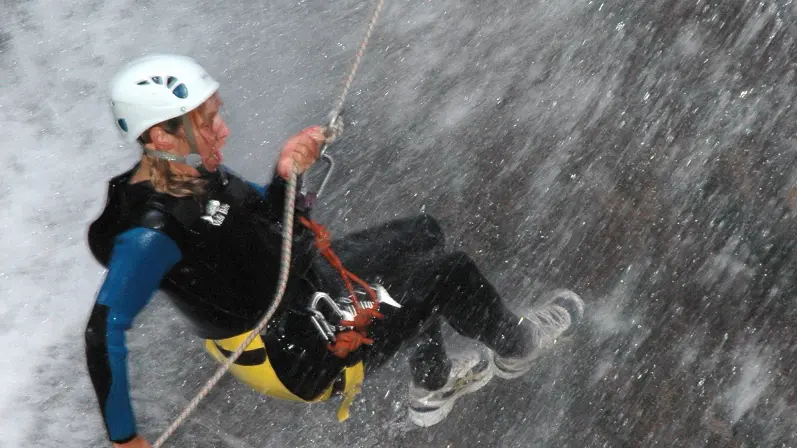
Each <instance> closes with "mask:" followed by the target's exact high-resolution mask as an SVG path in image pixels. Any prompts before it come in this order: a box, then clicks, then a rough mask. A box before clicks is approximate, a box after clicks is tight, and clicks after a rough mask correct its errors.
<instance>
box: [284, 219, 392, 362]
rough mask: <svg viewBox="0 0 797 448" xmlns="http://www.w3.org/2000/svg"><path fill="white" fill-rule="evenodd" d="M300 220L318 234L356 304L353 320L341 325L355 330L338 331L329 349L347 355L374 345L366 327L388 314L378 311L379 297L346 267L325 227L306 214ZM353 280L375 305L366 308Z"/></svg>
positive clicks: (318, 243)
mask: <svg viewBox="0 0 797 448" xmlns="http://www.w3.org/2000/svg"><path fill="white" fill-rule="evenodd" d="M299 222H301V223H302V225H304V226H305V227H307V228H308V229H310V230H311V231H312V232H313V234H315V244H316V247H318V250H319V252H320V253H321V255H323V256H324V258H325V259H326V260H327V261H328V262H329V264H330V265H331V266H332V267H333V268H335V269H336V270H337V271H338V273H340V277H341V278H342V279H343V283H345V284H346V289H348V291H349V295H350V297H351V301H352V303H353V304H354V311H355V312H354V320H342V321H340V323H341V324H342V325H346V326H351V327H354V330H347V331H343V332H341V333H339V334H338V335H336V338H335V343H334V344H329V350H331V351H332V352H333V353H334V354H335V356H337V357H339V358H345V357H346V356H348V355H349V353H351V352H353V351H355V350H357V349H358V348H359V347H360V346H361V345H362V344H366V345H371V344H373V342H374V341H373V339H370V338H368V336H367V334H366V329H367V327H368V325H369V324H370V323H371V320H373V319H383V318H384V317H385V316H384V315H383V314H382V313H380V312H379V311H378V308H379V300H378V299H377V296H376V291H374V289H373V288H371V286H370V285H369V284H368V283H366V282H365V281H363V280H362V279H361V278H360V277H357V276H356V275H354V273H352V272H351V271H349V270H348V269H346V267H345V266H343V262H342V261H340V258H338V256H337V255H336V254H335V252H334V251H333V250H332V247H331V245H332V238H331V237H330V235H329V231H328V230H327V229H326V227H324V226H322V225H321V224H319V223H317V222H315V221H313V220H311V219H308V218H306V217H304V216H300V217H299ZM352 281H353V282H356V283H357V284H359V285H360V286H362V288H363V289H365V291H366V293H367V294H368V296H369V297H370V298H371V300H372V301H373V303H374V305H373V308H363V307H361V306H360V301H359V300H357V295H356V293H355V292H354V285H353V284H352Z"/></svg>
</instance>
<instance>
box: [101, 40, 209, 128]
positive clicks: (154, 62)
mask: <svg viewBox="0 0 797 448" xmlns="http://www.w3.org/2000/svg"><path fill="white" fill-rule="evenodd" d="M218 88H219V83H218V82H216V81H215V80H214V79H213V78H211V76H210V75H209V74H208V73H207V72H206V71H205V69H203V68H202V67H201V66H200V65H199V64H197V62H196V61H194V60H193V59H191V58H189V57H186V56H179V55H172V54H153V55H149V56H144V57H141V58H138V59H135V60H133V61H131V62H129V63H128V64H127V65H125V66H124V67H123V68H122V69H121V70H119V72H118V73H117V74H116V75H115V76H114V77H113V79H112V80H111V84H110V90H111V106H112V107H113V114H114V117H115V118H116V125H117V126H118V127H119V130H120V132H121V133H122V136H123V137H124V138H125V140H127V141H129V142H132V141H134V140H135V139H137V138H138V137H139V136H140V135H141V134H142V133H143V132H144V131H146V130H147V129H149V128H150V127H152V126H154V125H156V124H158V123H160V122H162V121H166V120H169V119H171V118H175V117H179V116H181V115H184V114H186V113H187V112H189V111H191V110H193V109H196V108H197V107H199V105H200V104H202V103H204V102H205V101H207V99H208V98H210V97H211V96H212V95H213V94H214V93H216V90H218Z"/></svg>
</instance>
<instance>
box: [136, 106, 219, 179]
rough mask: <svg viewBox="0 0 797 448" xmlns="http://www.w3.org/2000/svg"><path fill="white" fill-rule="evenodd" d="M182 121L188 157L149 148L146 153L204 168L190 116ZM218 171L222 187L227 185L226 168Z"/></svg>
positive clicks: (145, 150)
mask: <svg viewBox="0 0 797 448" xmlns="http://www.w3.org/2000/svg"><path fill="white" fill-rule="evenodd" d="M182 120H183V128H185V137H186V139H187V140H188V148H189V152H188V155H187V156H179V155H177V154H172V153H170V152H166V151H158V150H155V149H149V148H144V153H145V154H147V155H148V156H152V157H155V158H158V159H161V160H168V161H169V162H175V163H182V164H185V165H189V166H191V167H193V168H200V167H201V166H202V156H200V155H199V151H197V149H196V136H195V135H194V126H193V125H192V124H191V120H190V119H189V118H188V114H185V115H183V116H182ZM217 169H218V171H219V176H221V183H222V185H227V174H226V173H225V172H224V168H223V167H222V166H221V165H219V166H218V167H217Z"/></svg>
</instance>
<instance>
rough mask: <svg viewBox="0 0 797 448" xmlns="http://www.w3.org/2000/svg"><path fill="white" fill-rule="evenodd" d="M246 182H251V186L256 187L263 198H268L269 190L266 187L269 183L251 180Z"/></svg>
mask: <svg viewBox="0 0 797 448" xmlns="http://www.w3.org/2000/svg"><path fill="white" fill-rule="evenodd" d="M246 183H247V184H249V186H250V187H252V188H254V189H255V191H257V194H259V195H260V197H261V198H263V200H266V199H267V197H268V192H267V190H266V188H268V185H260V184H256V183H254V182H250V181H246Z"/></svg>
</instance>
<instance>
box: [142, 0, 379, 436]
mask: <svg viewBox="0 0 797 448" xmlns="http://www.w3.org/2000/svg"><path fill="white" fill-rule="evenodd" d="M384 3H385V2H384V0H378V2H377V5H376V9H375V10H374V13H373V16H372V17H371V21H370V23H369V24H368V31H367V33H366V34H365V37H364V38H363V40H362V42H361V43H360V48H359V49H358V50H357V54H356V56H355V58H354V63H353V64H352V67H351V70H350V71H349V73H348V75H347V76H346V79H345V82H344V85H343V92H342V93H341V95H340V97H339V98H338V101H337V103H336V104H335V108H334V109H333V110H332V112H331V113H330V122H329V125H328V126H327V128H326V132H325V135H326V137H327V138H326V140H325V142H324V144H323V146H322V148H321V154H322V155H323V154H324V152H325V151H326V149H327V147H328V146H329V145H330V144H331V143H332V142H333V141H334V140H335V139H336V138H337V137H338V136H339V135H340V133H341V132H342V131H343V119H342V117H341V115H342V113H343V105H344V103H345V101H346V97H347V96H348V94H349V90H350V89H351V85H352V82H353V81H354V76H355V75H356V74H357V69H358V68H359V66H360V62H361V61H362V57H363V54H364V53H365V48H366V47H367V46H368V41H369V40H370V39H371V34H372V33H373V31H374V28H375V27H376V23H377V22H378V21H379V14H380V13H381V12H382V7H383V6H384ZM297 178H298V174H297V167H296V165H294V167H293V171H292V173H291V176H290V179H288V185H287V188H286V190H285V210H284V212H283V233H282V255H281V266H280V272H279V282H278V284H277V292H276V295H275V297H274V302H273V303H272V304H271V307H269V309H268V311H267V312H266V315H265V316H263V319H262V320H261V321H260V322H259V323H258V324H257V326H256V327H255V328H254V329H253V330H252V332H251V333H250V334H249V337H248V338H246V340H245V341H243V342H242V343H241V345H240V346H239V347H238V349H237V350H235V352H234V353H233V354H232V355H230V357H229V358H227V359H225V360H224V362H223V364H222V365H221V366H220V367H219V368H218V370H216V373H214V374H213V376H212V377H210V379H209V380H208V381H207V383H205V385H204V386H203V387H202V389H201V390H200V391H199V392H198V393H197V394H196V396H195V397H194V398H193V399H192V400H191V402H190V403H188V406H186V407H185V409H184V410H183V412H182V413H180V415H179V416H178V417H177V418H176V419H175V420H174V422H173V423H172V424H171V425H170V426H169V427H168V428H166V430H165V431H164V432H163V434H161V436H160V437H158V440H156V441H155V444H154V445H153V448H161V447H162V446H163V444H164V443H165V442H166V440H167V439H168V438H169V437H170V436H171V435H172V434H174V432H175V431H176V430H177V428H178V427H179V426H180V425H181V424H182V423H183V422H185V420H186V419H187V418H188V416H189V415H190V414H191V413H192V412H193V411H194V410H195V409H196V408H197V406H198V405H199V402H200V401H202V399H204V398H205V397H206V396H207V395H208V393H209V392H210V391H211V390H212V389H213V387H214V386H215V385H216V384H217V383H218V382H219V380H220V379H221V377H223V376H224V374H225V373H227V371H228V370H229V369H230V366H232V364H233V363H234V362H235V361H236V360H237V359H238V357H240V356H241V354H242V353H243V352H244V349H245V348H246V347H247V346H249V344H250V343H251V342H252V341H253V340H254V339H255V337H257V335H258V334H260V332H261V331H263V329H264V328H266V325H267V324H268V321H269V320H270V319H271V317H272V316H273V315H274V312H276V310H277V307H279V304H280V302H281V301H282V296H283V295H284V294H285V289H286V288H287V285H288V273H289V270H290V265H291V263H290V261H291V243H292V241H293V220H294V219H293V218H294V216H293V215H294V207H295V206H296V182H297Z"/></svg>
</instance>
